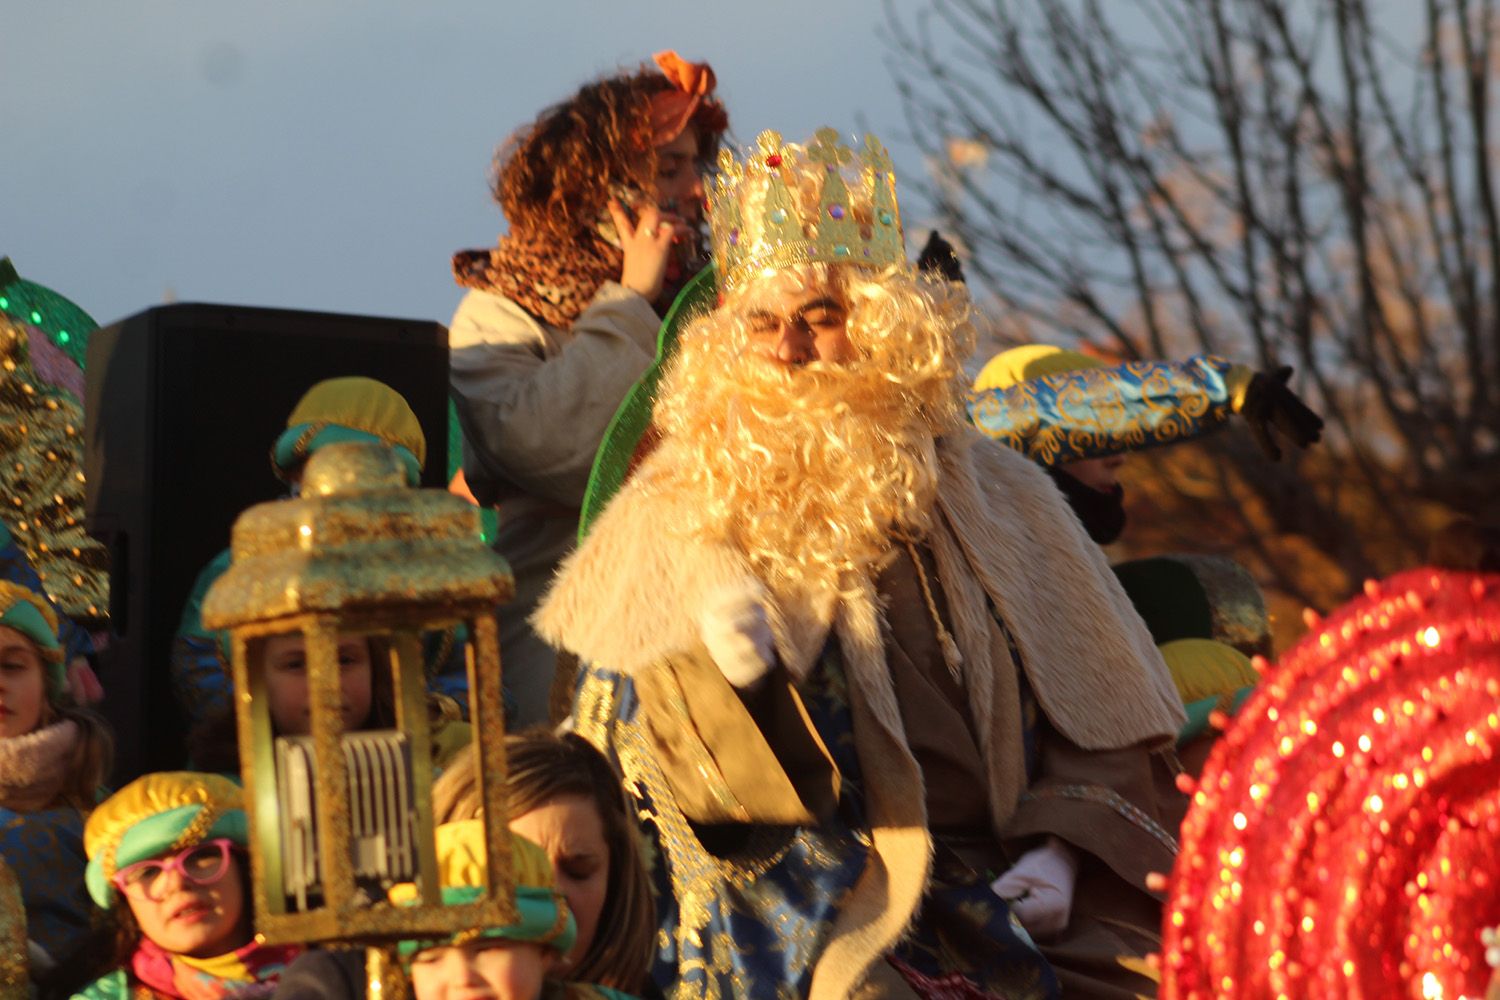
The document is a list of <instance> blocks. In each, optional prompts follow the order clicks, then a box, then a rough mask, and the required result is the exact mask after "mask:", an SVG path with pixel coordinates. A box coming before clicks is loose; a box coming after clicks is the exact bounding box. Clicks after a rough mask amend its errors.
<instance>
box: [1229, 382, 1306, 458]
mask: <svg viewBox="0 0 1500 1000" xmlns="http://www.w3.org/2000/svg"><path fill="white" fill-rule="evenodd" d="M1291 377H1292V366H1291V365H1282V366H1280V367H1279V368H1273V369H1271V370H1270V371H1268V372H1257V373H1255V374H1254V375H1252V376H1251V377H1250V384H1249V385H1248V386H1246V387H1245V400H1244V402H1243V403H1242V404H1241V405H1240V416H1242V417H1244V418H1245V422H1246V423H1248V424H1249V425H1250V433H1251V434H1252V435H1254V437H1255V443H1256V444H1258V445H1259V446H1260V450H1261V451H1263V452H1265V453H1266V456H1267V457H1268V458H1270V459H1271V460H1272V461H1273V462H1274V461H1277V460H1279V459H1280V458H1281V449H1280V448H1279V447H1278V446H1277V444H1276V441H1275V439H1274V438H1272V436H1271V428H1273V427H1274V428H1275V429H1276V432H1277V433H1278V434H1279V435H1280V436H1281V437H1284V438H1286V439H1287V440H1288V441H1290V442H1292V444H1294V445H1296V446H1297V447H1298V448H1306V447H1307V446H1308V445H1310V444H1312V443H1314V442H1315V441H1318V440H1320V439H1322V437H1323V418H1322V417H1320V416H1318V415H1317V414H1316V413H1314V412H1313V411H1312V409H1311V408H1310V407H1309V406H1308V405H1307V404H1306V403H1304V402H1302V400H1300V399H1298V398H1297V394H1296V393H1295V392H1293V391H1292V390H1291V389H1289V388H1287V381H1288V380H1289V379H1291Z"/></svg>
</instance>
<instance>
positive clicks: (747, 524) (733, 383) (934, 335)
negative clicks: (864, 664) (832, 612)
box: [651, 266, 969, 592]
mask: <svg viewBox="0 0 1500 1000" xmlns="http://www.w3.org/2000/svg"><path fill="white" fill-rule="evenodd" d="M806 270H807V272H808V273H807V274H806V276H805V279H806V281H807V282H808V283H814V282H816V283H819V284H821V285H831V286H833V287H835V288H836V289H837V290H838V291H839V293H840V294H841V295H842V297H843V298H844V299H845V301H846V302H847V303H848V305H849V327H848V333H849V337H850V341H851V343H852V344H853V346H854V349H855V351H856V354H857V357H856V359H855V360H853V361H851V362H848V363H844V364H825V363H822V362H814V363H812V364H809V365H806V366H803V367H800V368H796V367H788V366H786V365H783V364H780V363H779V362H777V361H775V360H773V359H771V358H768V357H765V356H764V355H762V354H760V353H757V352H755V351H754V350H752V349H750V348H749V347H748V343H749V340H748V335H747V331H746V328H745V324H744V322H743V321H742V319H741V317H740V315H739V313H737V311H736V308H735V307H736V301H735V300H734V299H731V300H730V301H729V302H728V303H726V305H725V306H724V307H721V308H720V309H719V310H718V311H716V312H715V313H713V314H711V315H709V316H708V317H705V318H704V319H701V320H699V321H698V322H697V323H695V324H694V325H693V326H692V327H691V328H689V330H688V331H686V332H685V333H684V335H683V338H682V341H681V343H680V345H679V354H678V356H677V358H676V359H675V361H674V363H673V366H672V367H671V369H669V371H668V373H667V375H666V377H665V379H664V381H663V385H662V390H661V393H660V395H659V398H658V400H657V404H656V408H655V416H654V423H655V427H656V429H657V431H658V432H660V433H661V434H662V436H663V437H664V438H665V442H666V443H665V444H664V445H663V447H664V448H670V449H671V450H672V459H673V460H672V461H670V462H667V463H662V464H659V465H657V466H656V468H658V469H663V470H664V471H663V472H662V473H661V474H660V476H659V477H658V481H657V482H656V483H654V484H651V485H652V488H655V489H667V490H673V491H677V490H684V491H687V492H688V495H690V496H692V497H693V500H694V504H693V506H694V509H695V510H696V511H697V517H696V519H695V523H693V524H690V525H685V526H683V527H685V528H686V529H687V530H688V531H690V532H693V533H696V534H697V535H698V536H700V537H703V538H705V539H710V540H714V541H720V542H726V543H728V544H731V545H733V546H734V547H736V548H738V549H739V550H740V551H742V552H743V553H744V554H745V555H746V556H747V557H748V559H749V560H750V563H751V565H752V566H753V567H754V568H755V570H756V572H757V573H758V574H759V575H760V577H761V579H762V581H763V582H764V583H766V584H767V585H768V586H769V587H770V588H771V589H772V590H773V591H776V592H788V591H791V590H794V589H795V590H799V591H804V592H806V591H809V590H810V591H815V592H816V591H828V590H832V589H837V588H839V587H840V585H841V581H842V580H843V579H844V577H845V574H847V573H850V572H855V573H861V572H865V571H867V570H868V568H869V567H870V565H871V564H872V563H873V562H874V561H875V560H877V559H878V558H879V557H880V556H881V555H882V554H883V553H884V552H885V550H886V549H887V548H888V547H889V545H890V542H891V538H892V536H893V535H903V536H913V537H914V536H920V535H922V534H924V533H925V532H926V531H927V530H928V528H929V527H930V523H931V518H932V508H933V502H934V499H935V497H936V493H937V484H938V466H937V455H936V448H935V438H936V437H937V436H938V435H941V434H942V433H944V432H946V431H949V430H951V429H952V428H954V427H955V426H957V425H958V423H959V422H960V421H961V420H962V413H963V409H962V403H961V396H960V392H961V387H962V383H961V381H960V379H961V369H960V361H961V354H960V350H961V346H962V345H963V344H964V343H965V342H966V340H967V335H968V330H969V327H968V309H967V302H966V300H963V299H961V298H960V297H958V296H957V294H956V293H955V292H953V291H950V290H948V289H946V288H942V287H939V286H933V285H928V284H926V283H925V282H922V281H920V280H919V279H917V278H916V277H915V276H913V275H910V274H909V273H907V272H904V271H900V272H896V273H894V274H886V275H880V276H873V277H869V276H864V275H863V273H862V272H860V273H857V274H856V275H842V274H838V273H830V272H833V269H830V268H820V267H816V266H814V267H809V268H807V269H806ZM843 270H848V269H843Z"/></svg>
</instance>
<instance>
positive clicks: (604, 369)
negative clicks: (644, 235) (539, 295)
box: [448, 282, 661, 723]
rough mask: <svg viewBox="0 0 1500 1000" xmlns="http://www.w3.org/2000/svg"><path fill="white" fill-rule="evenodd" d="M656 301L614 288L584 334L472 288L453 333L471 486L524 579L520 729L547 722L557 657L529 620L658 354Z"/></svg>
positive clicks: (510, 663)
mask: <svg viewBox="0 0 1500 1000" xmlns="http://www.w3.org/2000/svg"><path fill="white" fill-rule="evenodd" d="M660 324H661V321H660V319H659V318H658V317H657V315H656V312H655V311H654V310H653V309H652V308H651V304H650V303H648V302H647V301H646V300H645V299H643V298H642V297H641V296H640V295H638V294H636V293H635V292H632V291H630V290H629V289H627V288H625V287H623V286H621V285H618V284H615V283H614V282H606V283H605V284H604V285H602V286H600V288H599V291H598V292H596V293H595V294H594V298H593V301H592V302H590V303H589V306H588V308H587V309H585V310H584V311H583V312H582V313H580V314H579V316H578V318H577V319H576V320H574V321H573V325H572V326H571V327H569V328H568V329H566V330H561V329H558V328H556V327H553V326H549V325H547V324H545V323H542V322H540V321H539V320H537V319H536V318H535V317H534V316H532V315H531V314H530V313H528V312H526V310H525V309H522V308H521V307H520V306H519V305H517V304H516V303H514V302H512V301H511V300H510V299H507V298H505V297H504V296H502V295H497V294H495V293H493V292H486V291H471V292H469V293H468V294H466V295H465V296H464V298H463V301H462V302H460V303H459V306H458V311H457V312H455V313H454V314H453V322H452V324H451V325H450V327H449V332H448V344H449V349H450V352H451V354H450V359H451V360H450V373H449V375H450V379H451V382H452V386H453V398H454V403H455V404H456V407H457V409H458V416H459V422H460V423H461V424H462V425H463V429H464V477H465V479H466V480H467V482H468V484H469V488H470V489H471V490H472V491H473V492H474V495H475V497H477V498H478V499H479V501H480V503H482V504H485V505H493V506H495V507H497V508H498V512H499V521H500V524H499V534H498V537H497V538H496V540H495V548H496V550H497V551H498V552H499V553H500V554H501V555H502V556H504V557H505V558H506V560H507V561H508V562H509V563H510V567H511V571H512V572H514V573H515V576H516V596H515V599H514V600H513V601H512V602H511V603H509V604H507V605H505V606H504V607H503V608H502V609H501V611H500V648H501V650H502V651H503V655H504V658H505V682H506V689H507V691H509V693H510V694H511V695H512V697H513V698H514V699H515V702H516V709H517V717H516V718H515V719H512V720H511V721H512V723H532V722H542V721H545V720H546V718H547V698H548V692H549V688H550V686H551V683H552V678H553V672H554V667H555V664H556V659H557V654H556V651H555V650H553V649H552V648H551V647H550V646H548V645H547V644H546V643H544V642H543V641H542V640H541V639H539V638H537V636H536V635H535V633H534V632H532V630H531V626H530V625H529V624H528V622H527V618H528V617H530V615H531V613H532V612H533V611H534V610H535V609H536V604H537V601H538V600H540V598H541V595H542V593H543V592H544V591H545V590H546V588H547V586H548V585H549V584H550V583H551V582H552V575H553V573H554V572H555V571H556V570H557V565H558V563H559V562H561V561H562V558H563V556H565V555H567V553H569V552H570V551H572V549H573V544H574V541H575V539H576V537H577V534H578V516H579V509H580V508H581V507H582V505H583V493H584V489H585V488H586V487H587V486H588V480H589V472H590V470H591V469H592V468H593V463H594V453H595V452H596V451H597V450H598V448H599V443H600V442H601V441H602V440H603V439H604V432H605V430H606V429H607V428H608V426H609V422H610V421H611V420H612V419H613V418H614V415H615V411H616V410H617V409H618V408H619V406H620V403H621V401H622V400H624V398H625V394H626V393H628V392H629V391H630V388H631V386H633V385H634V384H635V382H636V380H637V379H639V378H640V377H641V375H642V374H643V373H644V372H645V371H646V369H647V368H648V367H649V366H650V365H651V363H652V361H653V360H654V359H655V357H656V334H657V329H658V328H659V326H660Z"/></svg>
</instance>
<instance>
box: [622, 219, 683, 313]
mask: <svg viewBox="0 0 1500 1000" xmlns="http://www.w3.org/2000/svg"><path fill="white" fill-rule="evenodd" d="M609 214H610V217H611V218H613V219H614V220H615V229H617V230H618V231H619V233H620V249H621V250H623V251H624V252H625V263H624V265H623V266H622V267H621V269H620V284H622V285H624V286H625V287H626V288H629V289H630V290H631V291H633V292H636V293H638V294H639V295H640V296H641V298H643V299H645V300H646V301H647V302H655V301H656V299H657V297H658V296H660V295H661V286H662V282H663V281H665V280H666V276H667V260H668V258H669V257H670V256H671V254H672V243H673V241H674V240H677V239H678V238H680V237H686V236H687V234H688V228H687V223H685V222H683V221H682V219H681V218H680V217H679V216H676V215H669V214H666V213H664V212H662V210H661V209H659V208H657V207H656V205H655V204H652V203H651V202H644V203H642V205H641V213H640V217H639V218H638V219H637V220H636V221H635V222H634V223H632V222H631V221H630V216H629V214H628V213H627V212H626V211H625V209H624V207H623V206H621V204H620V203H619V202H618V201H615V200H613V199H611V200H610V203H609Z"/></svg>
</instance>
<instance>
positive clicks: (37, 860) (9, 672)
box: [0, 580, 111, 979]
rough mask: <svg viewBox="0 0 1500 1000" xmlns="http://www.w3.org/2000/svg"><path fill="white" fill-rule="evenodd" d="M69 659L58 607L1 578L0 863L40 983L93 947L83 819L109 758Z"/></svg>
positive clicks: (108, 748) (106, 743)
mask: <svg viewBox="0 0 1500 1000" xmlns="http://www.w3.org/2000/svg"><path fill="white" fill-rule="evenodd" d="M64 657H65V653H64V650H63V644H62V642H61V641H60V640H59V638H58V617H57V612H56V611H55V609H54V608H53V606H52V603H51V602H50V601H48V600H47V598H46V596H45V595H44V594H41V593H38V592H37V591H35V590H33V589H31V588H29V587H26V586H23V585H21V584H19V583H14V582H11V581H8V580H0V860H3V861H4V862H5V863H6V864H7V865H9V866H10V867H11V868H12V869H13V870H14V872H15V875H16V879H17V881H18V882H19V884H20V888H21V896H22V900H23V902H24V906H25V911H26V919H27V930H28V934H29V938H30V947H29V949H28V951H29V952H30V955H31V961H30V973H31V975H32V977H33V978H38V979H40V978H44V977H45V976H46V975H47V974H48V973H49V972H50V971H52V969H53V968H54V967H55V966H56V965H57V964H58V963H64V962H67V961H68V960H69V959H70V958H71V957H72V956H73V955H74V954H75V953H76V952H78V951H79V950H80V949H81V948H83V947H84V946H85V945H86V943H87V938H88V934H89V930H90V920H89V916H90V907H89V905H88V896H87V894H86V893H85V891H84V886H83V879H82V877H81V875H82V871H83V860H84V858H83V822H84V818H85V816H86V815H87V813H88V811H89V810H90V809H92V808H93V806H94V804H95V803H96V802H97V801H98V796H99V790H100V786H101V784H102V782H103V781H104V776H105V774H106V773H107V772H108V770H109V766H110V754H111V743H110V737H109V733H108V730H107V729H106V727H105V725H104V722H103V720H101V719H100V718H99V717H98V716H97V715H95V714H93V713H92V712H90V711H88V710H87V709H84V708H82V707H80V706H79V705H77V704H76V703H75V702H74V701H73V699H72V697H71V695H70V694H69V693H68V685H67V679H66V676H65V664H64Z"/></svg>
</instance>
